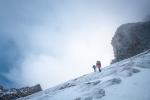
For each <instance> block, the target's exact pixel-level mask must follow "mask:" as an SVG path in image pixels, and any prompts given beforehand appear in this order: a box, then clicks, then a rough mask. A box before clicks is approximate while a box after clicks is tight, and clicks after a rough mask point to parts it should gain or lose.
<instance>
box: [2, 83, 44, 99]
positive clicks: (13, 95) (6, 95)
mask: <svg viewBox="0 0 150 100" xmlns="http://www.w3.org/2000/svg"><path fill="white" fill-rule="evenodd" d="M0 88H1V87H0ZM1 90H2V91H0V100H12V99H17V98H20V97H25V96H28V95H31V94H33V93H36V92H39V91H42V88H41V86H40V85H39V84H38V85H35V86H32V87H24V88H20V89H15V88H12V89H4V88H2V89H1Z"/></svg>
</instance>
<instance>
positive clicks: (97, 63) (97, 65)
mask: <svg viewBox="0 0 150 100" xmlns="http://www.w3.org/2000/svg"><path fill="white" fill-rule="evenodd" d="M96 67H97V68H98V70H99V72H101V62H100V61H97V62H96Z"/></svg>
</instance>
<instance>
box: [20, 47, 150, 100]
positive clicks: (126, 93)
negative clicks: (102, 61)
mask: <svg viewBox="0 0 150 100" xmlns="http://www.w3.org/2000/svg"><path fill="white" fill-rule="evenodd" d="M149 76H150V50H148V51H146V52H143V53H141V54H139V55H136V56H134V57H132V58H129V59H126V60H123V61H120V62H118V63H114V64H112V65H110V66H108V67H105V68H103V69H102V72H101V73H99V72H96V73H91V74H87V75H84V76H82V77H79V78H76V79H74V80H70V81H68V82H66V83H64V84H60V85H58V86H56V87H53V88H50V89H47V90H45V91H42V92H39V93H36V94H33V95H31V96H28V97H25V98H20V99H19V100H150V95H149V94H150V86H149V84H150V78H149Z"/></svg>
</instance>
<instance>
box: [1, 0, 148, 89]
mask: <svg viewBox="0 0 150 100" xmlns="http://www.w3.org/2000/svg"><path fill="white" fill-rule="evenodd" d="M149 9H150V1H149V0H132V1H131V0H115V1H110V0H42V1H41V0H21V1H20V0H13V1H11V0H1V1H0V12H1V13H0V71H1V72H0V84H2V85H4V86H6V87H22V86H28V85H29V86H30V85H34V84H37V83H40V84H41V85H42V87H43V88H44V89H46V88H49V87H51V86H54V85H57V84H59V83H62V82H64V81H66V80H70V79H73V78H75V77H78V76H81V75H84V74H88V73H91V72H93V69H92V65H93V64H95V62H96V61H97V60H100V61H101V62H102V67H106V66H108V65H109V64H110V62H111V60H112V59H113V50H112V46H111V39H112V37H113V35H114V34H115V31H116V29H117V27H119V26H120V25H121V24H124V23H131V22H139V21H143V20H147V19H149V15H150V14H149Z"/></svg>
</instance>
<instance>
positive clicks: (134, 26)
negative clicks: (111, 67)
mask: <svg viewBox="0 0 150 100" xmlns="http://www.w3.org/2000/svg"><path fill="white" fill-rule="evenodd" d="M111 44H112V46H113V50H114V56H115V59H114V60H113V61H112V63H114V62H117V61H120V60H123V59H126V58H129V57H132V56H134V55H136V54H139V53H141V52H143V51H145V50H148V49H150V22H139V23H129V24H124V25H121V26H120V27H119V28H118V29H117V31H116V33H115V35H114V37H113V39H112V42H111Z"/></svg>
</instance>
